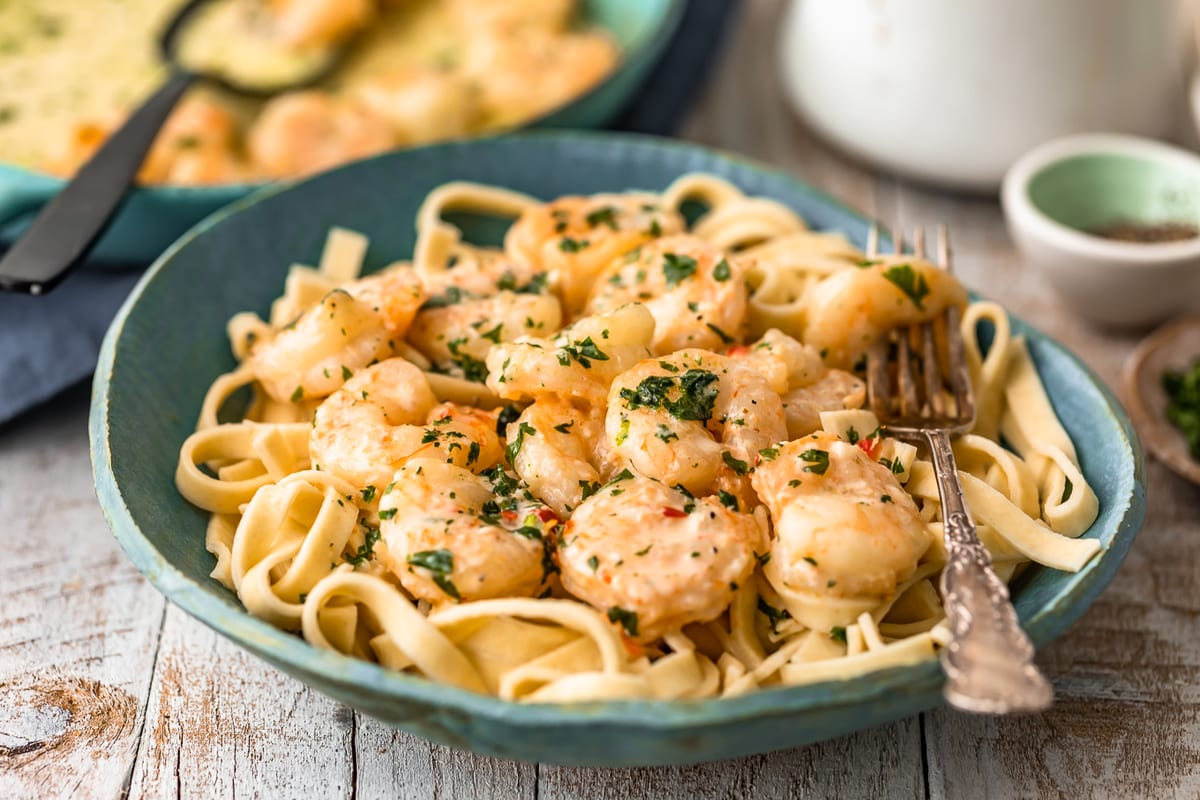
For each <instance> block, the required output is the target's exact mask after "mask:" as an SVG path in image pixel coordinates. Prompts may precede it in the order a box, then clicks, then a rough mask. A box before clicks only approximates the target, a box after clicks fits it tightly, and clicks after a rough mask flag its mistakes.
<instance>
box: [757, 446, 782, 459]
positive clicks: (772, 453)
mask: <svg viewBox="0 0 1200 800" xmlns="http://www.w3.org/2000/svg"><path fill="white" fill-rule="evenodd" d="M758 457H759V458H761V459H762V460H763V461H774V460H775V459H777V458H779V448H778V447H764V448H763V449H762V450H759V451H758Z"/></svg>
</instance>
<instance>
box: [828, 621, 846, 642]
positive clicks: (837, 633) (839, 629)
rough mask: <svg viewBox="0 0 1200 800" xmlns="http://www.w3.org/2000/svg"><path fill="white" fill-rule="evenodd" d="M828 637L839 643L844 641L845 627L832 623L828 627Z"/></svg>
mask: <svg viewBox="0 0 1200 800" xmlns="http://www.w3.org/2000/svg"><path fill="white" fill-rule="evenodd" d="M829 638H830V639H833V640H834V641H835V642H839V643H841V644H845V643H846V629H845V628H844V627H843V626H841V625H834V626H833V627H832V628H830V629H829Z"/></svg>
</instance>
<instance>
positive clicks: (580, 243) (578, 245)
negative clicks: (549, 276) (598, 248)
mask: <svg viewBox="0 0 1200 800" xmlns="http://www.w3.org/2000/svg"><path fill="white" fill-rule="evenodd" d="M588 244H589V242H588V240H587V239H572V238H571V237H570V236H564V237H563V238H562V239H561V240H560V241H559V243H558V249H559V250H562V251H563V252H564V253H578V252H579V251H580V250H584V249H586V248H587V246H588Z"/></svg>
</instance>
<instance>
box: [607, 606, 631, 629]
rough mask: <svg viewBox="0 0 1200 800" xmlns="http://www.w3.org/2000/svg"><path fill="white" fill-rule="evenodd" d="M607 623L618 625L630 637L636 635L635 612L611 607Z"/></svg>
mask: <svg viewBox="0 0 1200 800" xmlns="http://www.w3.org/2000/svg"><path fill="white" fill-rule="evenodd" d="M608 621H609V622H615V623H617V624H619V625H620V626H621V627H622V628H624V629H625V632H626V633H627V634H629V635H630V636H637V635H638V615H637V612H636V611H626V610H625V609H623V608H621V607H620V606H613V607H612V608H610V609H609V610H608Z"/></svg>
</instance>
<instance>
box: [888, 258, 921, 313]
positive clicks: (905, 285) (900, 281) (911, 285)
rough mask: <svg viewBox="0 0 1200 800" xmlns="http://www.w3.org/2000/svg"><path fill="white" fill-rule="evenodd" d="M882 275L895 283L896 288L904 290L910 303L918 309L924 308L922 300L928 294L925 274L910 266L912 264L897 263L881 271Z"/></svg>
mask: <svg viewBox="0 0 1200 800" xmlns="http://www.w3.org/2000/svg"><path fill="white" fill-rule="evenodd" d="M883 277H885V278H887V279H888V280H889V281H891V282H892V283H894V284H895V285H896V288H897V289H899V290H900V291H902V292H904V294H905V295H906V296H907V297H908V299H909V300H911V301H912V304H913V305H914V306H916V307H917V308H919V309H920V310H922V311H924V310H925V305H924V303H923V302H922V301H923V300H924V299H925V298H926V297H928V296H929V284H927V283H926V282H925V276H924V275H922V274H921V273H919V272H917V271H916V270H914V269H913V268H912V264H897V265H896V266H894V267H889V268H888V269H885V270H884V271H883Z"/></svg>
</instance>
